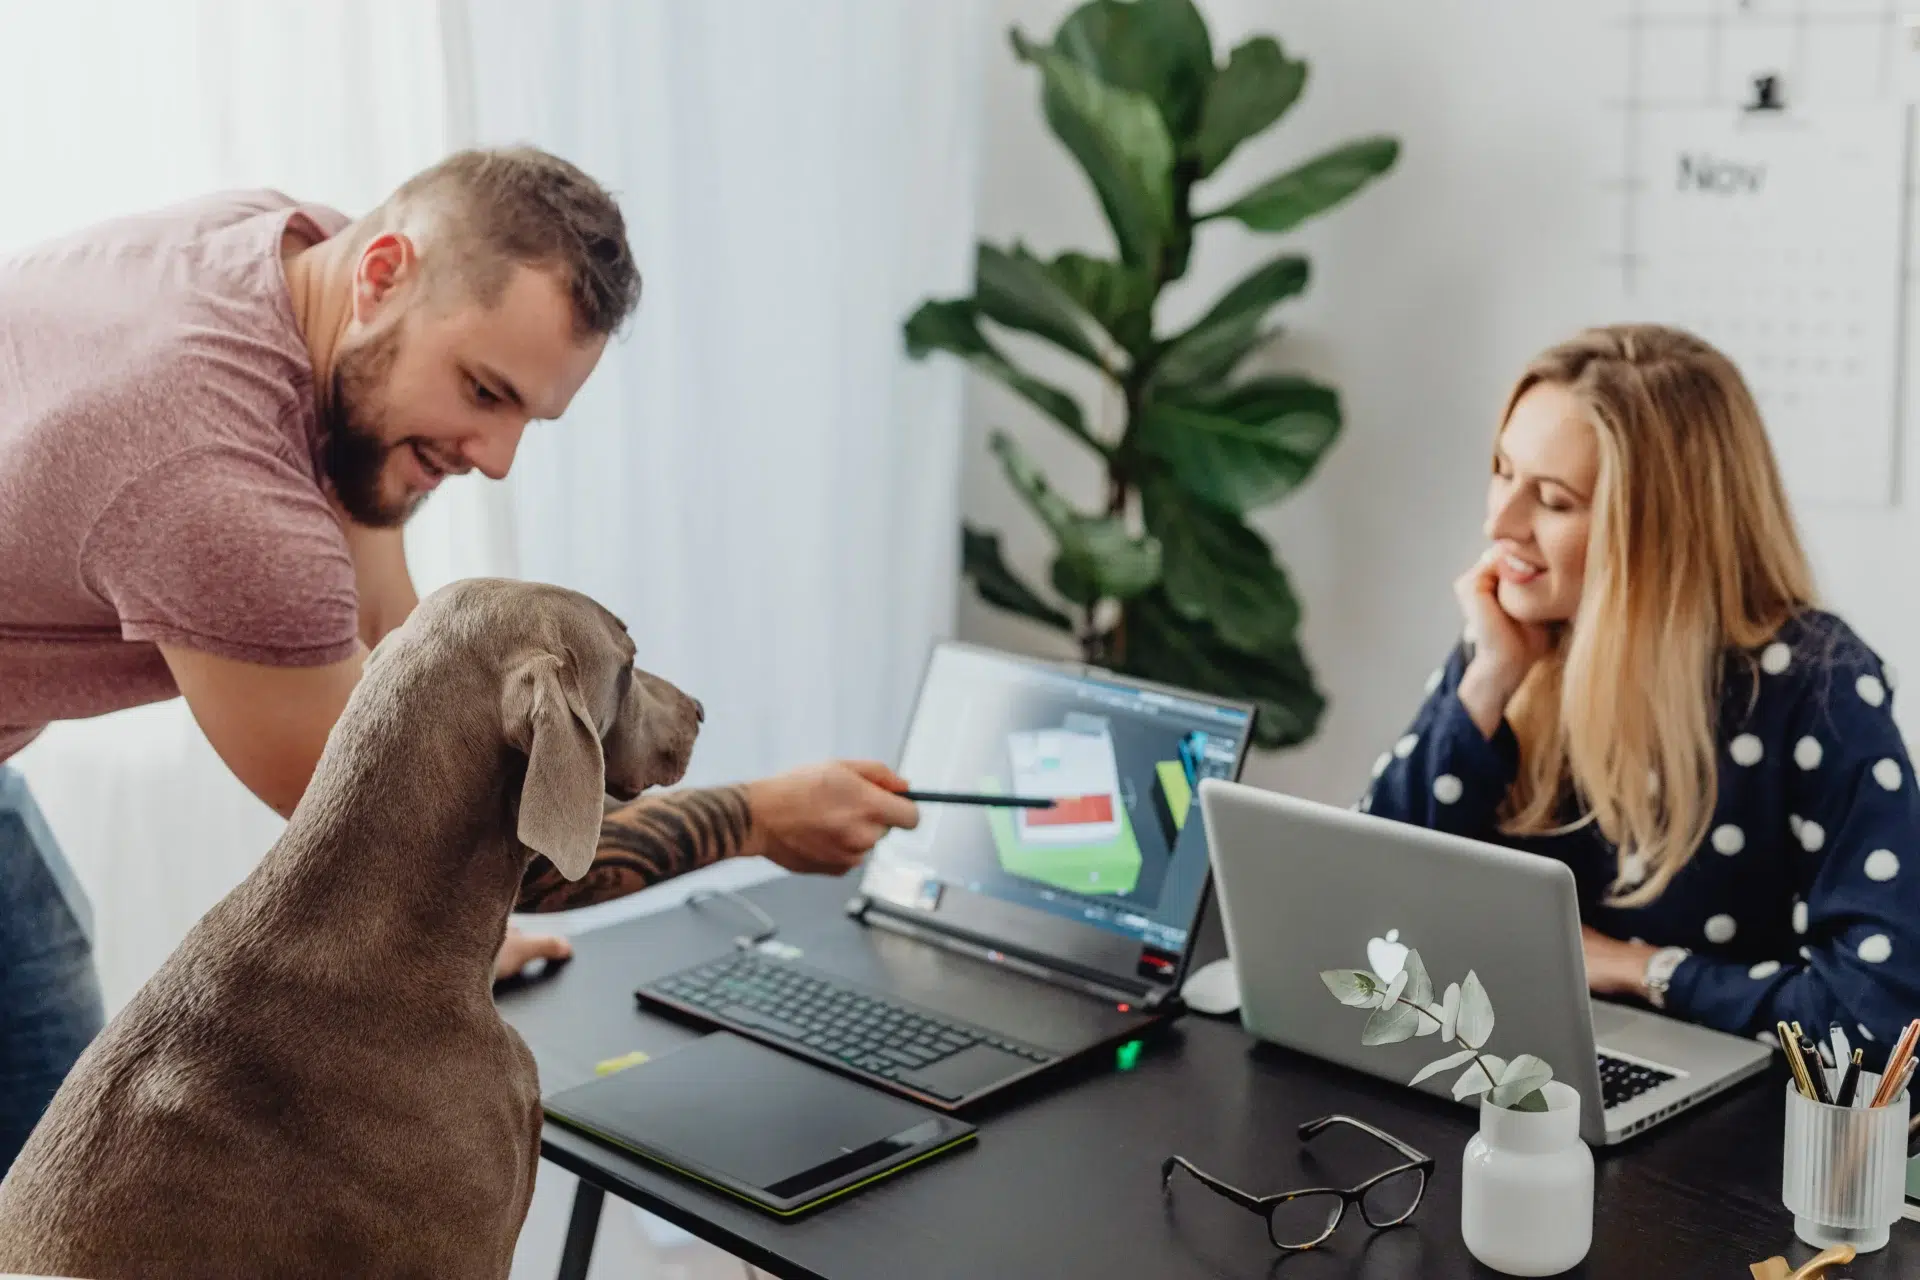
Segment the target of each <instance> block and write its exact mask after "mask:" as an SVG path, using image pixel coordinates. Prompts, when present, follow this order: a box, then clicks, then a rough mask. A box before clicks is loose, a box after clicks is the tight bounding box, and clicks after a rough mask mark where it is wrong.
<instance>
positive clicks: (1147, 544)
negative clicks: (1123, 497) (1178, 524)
mask: <svg viewBox="0 0 1920 1280" xmlns="http://www.w3.org/2000/svg"><path fill="white" fill-rule="evenodd" d="M988 444H989V447H990V448H992V450H993V452H994V453H995V454H996V455H998V456H999V459H1000V468H1001V470H1003V471H1005V472H1006V475H1007V480H1008V482H1009V483H1011V484H1012V485H1013V487H1014V491H1015V492H1017V493H1018V494H1019V495H1020V496H1021V497H1022V498H1024V499H1025V500H1026V503H1027V505H1028V506H1029V507H1031V508H1033V512H1034V514H1035V515H1037V516H1039V517H1040V520H1041V522H1042V523H1044V524H1045V525H1046V526H1047V528H1048V530H1049V531H1050V532H1052V534H1053V536H1054V540H1055V541H1056V542H1058V543H1059V544H1060V554H1059V556H1058V557H1057V558H1056V560H1055V562H1054V566H1053V585H1054V588H1055V589H1056V590H1058V591H1059V592H1060V594H1061V595H1063V596H1065V597H1067V599H1069V600H1072V601H1073V602H1074V603H1076V604H1079V605H1085V606H1091V605H1093V604H1094V603H1095V602H1096V601H1098V600H1101V599H1105V598H1113V599H1118V600H1125V599H1129V598H1130V597H1133V596H1137V595H1139V594H1140V593H1141V592H1142V591H1145V590H1147V589H1148V588H1149V587H1151V586H1153V584H1154V583H1156V582H1158V581H1159V580H1160V544H1159V542H1157V541H1156V540H1154V539H1153V538H1151V537H1148V538H1136V537H1135V536H1134V535H1133V534H1132V533H1130V532H1129V531H1128V529H1127V526H1126V522H1125V521H1124V520H1122V519H1121V518H1120V517H1118V516H1090V515H1086V514H1084V513H1083V512H1080V511H1076V510H1074V508H1073V505H1072V504H1071V503H1069V502H1068V501H1067V500H1066V499H1065V498H1063V497H1061V496H1060V495H1059V494H1058V493H1055V492H1054V490H1053V486H1052V485H1050V484H1048V483H1047V478H1046V477H1045V476H1043V475H1041V474H1040V469H1039V468H1038V467H1036V466H1034V465H1033V462H1032V460H1031V459H1029V458H1028V457H1027V456H1026V454H1024V453H1022V452H1021V450H1020V446H1019V445H1017V444H1015V443H1014V441H1013V438H1012V437H1011V436H1009V435H1007V434H1006V433H1005V432H1004V431H996V432H994V433H993V436H992V438H991V439H990V440H989V442H988Z"/></svg>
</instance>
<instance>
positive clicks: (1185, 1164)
mask: <svg viewBox="0 0 1920 1280" xmlns="http://www.w3.org/2000/svg"><path fill="white" fill-rule="evenodd" d="M1175 1168H1181V1169H1185V1170H1186V1171H1187V1172H1188V1173H1190V1174H1192V1175H1193V1176H1194V1177H1195V1178H1196V1179H1198V1180H1199V1182H1200V1185H1202V1186H1204V1187H1208V1188H1211V1189H1212V1190H1214V1191H1217V1192H1219V1193H1220V1194H1221V1195H1223V1196H1225V1197H1226V1198H1227V1199H1229V1200H1231V1201H1233V1202H1234V1203H1235V1204H1237V1205H1239V1206H1240V1207H1241V1208H1243V1209H1251V1210H1253V1211H1254V1212H1255V1213H1264V1212H1266V1208H1267V1206H1266V1204H1265V1203H1264V1202H1263V1201H1262V1200H1261V1199H1260V1197H1258V1196H1254V1195H1249V1194H1247V1193H1246V1192H1244V1191H1242V1190H1241V1189H1240V1188H1238V1187H1236V1186H1234V1185H1233V1184H1232V1183H1231V1182H1222V1181H1220V1179H1218V1178H1216V1177H1214V1176H1213V1175H1212V1174H1210V1173H1204V1172H1202V1171H1201V1170H1199V1169H1196V1168H1195V1167H1194V1166H1193V1165H1192V1164H1191V1163H1190V1162H1189V1161H1187V1160H1184V1159H1182V1158H1181V1157H1179V1156H1168V1157H1167V1158H1166V1159H1165V1160H1163V1161H1161V1163H1160V1185H1161V1186H1163V1187H1164V1186H1166V1185H1167V1183H1168V1181H1169V1180H1171V1179H1172V1177H1173V1171H1174V1169H1175Z"/></svg>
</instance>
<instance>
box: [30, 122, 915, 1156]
mask: <svg viewBox="0 0 1920 1280" xmlns="http://www.w3.org/2000/svg"><path fill="white" fill-rule="evenodd" d="M639 293H640V278H639V273H638V270H637V269H636V267H635V265H634V261H633V256H632V253H631V250H630V249H629V248H628V245H627V240H626V228H625V224H624V222H623V220H622V218H621V215H620V210H619V208H618V206H617V205H616V204H615V203H614V201H613V199H612V198H611V197H610V196H609V195H608V194H607V193H606V192H605V191H603V190H602V189H601V188H600V187H599V186H598V185H596V184H595V183H594V182H593V181H592V180H591V179H590V178H588V177H587V176H586V175H585V174H583V173H581V172H580V171H579V170H578V169H576V168H574V167H573V166H572V165H570V164H567V163H566V162H565V161H562V160H559V159H557V158H555V157H553V156H550V155H546V154H544V153H542V152H538V151H534V150H530V149H515V150H506V151H474V152H463V153H460V154H458V155H454V156H452V157H450V158H448V159H447V160H445V161H443V162H442V163H440V164H438V165H436V166H434V167H433V168H432V169H429V170H427V171H426V172H424V173H422V174H420V175H418V176H416V177H415V178H413V179H411V180H409V181H408V182H407V183H406V184H405V185H403V186H402V187H401V188H400V189H399V190H398V191H396V192H395V193H394V194H393V195H392V196H391V197H390V198H389V199H388V200H387V201H386V202H385V203H384V204H382V205H381V207H380V208H378V209H376V210H374V211H373V212H372V213H370V214H368V215H366V216H365V217H363V218H360V219H358V220H354V221H349V220H348V219H347V218H346V217H344V216H343V215H341V214H339V213H337V212H335V211H333V210H331V209H327V208H324V207H321V206H316V205H305V204H296V203H295V202H293V201H291V200H289V199H287V198H286V197H284V196H282V195H279V194H278V193H275V192H244V193H228V194H223V195H219V196H214V197H210V198H207V199H204V200H199V201H195V202H193V203H190V204H185V205H180V206H176V207H173V208H169V209H163V210H159V211H157V212H154V213H149V214H146V215H143V216H140V217H136V218H129V219H125V220H121V221H117V222H112V223H108V224H105V225H103V226H98V227H94V228H91V229H89V230H86V231H83V232H80V233H79V234H77V235H75V236H73V237H71V238H68V239H66V240H63V241H56V242H54V243H51V244H47V245H43V246H41V247H39V248H37V249H34V250H32V251H30V252H27V253H25V254H23V255H21V256H19V257H17V258H14V259H12V260H10V261H7V262H0V762H4V761H5V760H6V759H7V758H8V757H9V756H11V755H13V754H14V753H15V752H17V751H18V750H19V749H20V748H21V747H23V746H25V745H26V744H27V742H28V741H30V740H31V739H32V738H33V737H34V736H35V734H37V733H38V732H39V731H40V729H42V728H43V727H44V726H45V725H47V724H48V723H49V722H51V721H54V720H62V719H71V718H78V717H82V716H93V715H99V714H102V713H104V712H107V711H112V710H116V709H119V708H122V707H129V706H134V705H136V704H140V703H145V702H153V701H157V700H159V699H162V698H168V697H172V696H174V695H175V694H183V695H184V696H185V697H186V700H187V705H188V707H189V708H190V709H191V711H192V712H193V715H194V718H195V720H196V721H197V722H198V723H199V725H200V727H201V728H202V729H203V730H204V731H205V733H206V735H207V737H208V739H209V741H211V743H212V744H213V746H214V748H215V750H216V751H217V752H218V753H219V755H220V757H221V759H222V760H224V761H225V762H226V763H227V765H228V766H229V767H230V768H231V769H232V770H233V771H234V773H235V774H236V775H237V776H238V777H239V778H240V780H241V781H242V782H244V783H245V784H246V785H247V787H248V788H249V789H251V790H252V791H253V793H254V794H255V795H257V796H259V797H260V799H261V800H263V801H265V802H266V803H267V804H269V805H271V806H272V807H273V808H274V809H276V810H277V811H279V812H280V813H281V814H282V815H283V816H284V815H286V814H289V813H291V812H292V810H293V808H294V806H295V804H297V803H298V801H299V799H300V796H301V794H302V793H303V792H304V791H305V789H306V786H307V782H308V780H309V779H310V778H311V776H312V773H313V769H314V765H315V764H316V762H317V761H318V759H319V756H320V750H321V747H322V745H323V744H324V743H325V741H326V737H327V732H328V730H329V729H331V728H332V726H333V723H334V721H335V719H336V718H337V717H338V716H339V714H340V712H341V710H342V708H343V707H344V706H345V704H346V700H347V695H348V694H349V693H350V692H351V691H352V689H353V687H354V684H355V682H356V681H357V680H358V679H359V675H360V668H361V663H362V662H363V661H364V659H365V657H366V654H367V651H368V650H369V649H370V648H371V647H372V646H373V645H374V644H376V643H377V642H378V641H379V639H380V637H381V636H383V635H385V634H386V633H387V632H388V631H390V630H392V629H393V628H394V627H395V626H397V625H399V623H400V622H401V621H402V620H403V619H404V618H405V617H406V616H407V614H408V612H409V611H411V610H412V609H413V607H414V605H415V603H416V597H415V594H414V588H413V585H412V582H411V580H410V578H409V577H408V574H407V566H406V561H405V558H404V555H403V552H402V547H401V535H400V528H401V526H402V524H404V522H405V521H406V519H407V517H408V516H409V515H410V514H411V513H412V512H413V511H414V510H415V509H417V508H418V507H419V505H420V503H421V502H423V501H424V500H425V499H426V496H427V495H428V494H429V493H431V492H432V490H433V489H434V487H435V486H436V485H438V484H439V483H440V481H441V479H442V478H444V477H445V476H448V475H458V474H462V473H465V472H467V471H470V470H475V469H477V470H479V471H480V472H482V473H483V474H485V475H486V476H488V477H490V478H492V479H496V480H498V479H500V478H502V477H504V476H505V475H506V474H507V470H508V468H509V467H510V466H511V465H512V463H513V457H514V452H515V450H516V449H517V447H518V446H519V443H520V437H521V433H522V432H523V431H524V430H525V429H526V427H527V424H528V422H529V421H531V420H533V419H550V418H557V417H559V416H560V415H561V414H562V413H563V412H565V410H566V407H567V405H568V403H569V402H570V401H572V399H573V397H574V394H575V393H576V392H577V391H578V390H579V389H580V386H581V384H582V383H584V382H585V381H586V379H587V376H588V375H589V374H590V373H591V372H592V371H593V368H594V366H595V364H596V363H597V362H598V361H599V359H600V355H601V352H602V350H603V349H604V348H605V346H606V343H607V339H608V337H609V335H610V334H612V333H613V332H614V331H615V330H616V329H617V328H618V327H619V326H620V324H621V323H622V322H623V321H624V320H625V319H626V318H627V316H628V315H629V314H631V312H632V310H633V308H634V306H635V305H636V303H637V301H638V299H639ZM902 789H904V784H903V783H902V782H901V781H900V779H899V778H897V777H895V776H894V774H893V773H892V772H891V771H890V770H888V769H886V768H885V767H884V766H882V765H878V764H873V763H829V764H824V765H818V766H814V767H811V768H807V769H801V770H798V771H796V772H793V773H789V774H785V775H782V776H780V777H776V778H772V779H768V780H766V781H763V782H757V783H752V784H749V785H747V786H744V787H729V788H720V789H716V790H708V791H699V790H686V791H678V792H669V793H665V794H662V795H659V796H655V797H647V798H642V799H641V800H639V801H637V802H635V803H633V804H630V805H627V806H624V807H621V808H617V809H614V810H612V811H611V812H609V814H608V816H607V820H606V826H605V828H604V833H603V840H602V851H601V857H600V859H599V861H598V862H597V863H596V864H595V866H594V868H593V870H592V871H591V872H590V873H589V875H588V876H587V877H586V879H584V880H583V881H581V882H579V883H577V884H567V883H566V882H564V881H562V880H560V879H559V878H558V877H557V876H556V875H553V874H550V868H547V867H546V866H545V865H544V864H540V865H537V866H536V867H535V868H534V869H533V870H532V871H530V872H529V875H528V879H527V884H526V886H525V888H524V892H523V897H522V902H521V906H522V907H523V908H524V909H527V910H553V909H559V908H561V907H567V906H577V905H582V904H584V903H587V902H592V901H600V900H604V899H607V898H611V897H615V896H617V895H620V894H623V893H629V892H631V891H633V890H635V889H638V888H641V887H644V886H645V885H647V884H651V883H653V882H655V881H657V880H659V879H661V878H664V877H666V876H669V875H675V874H678V873H680V872H683V871H686V870H688V869H690V868H692V867H695V866H698V865H702V864H704V863H707V862H711V861H713V860H715V859H717V858H722V857H728V856H733V855H741V854H760V855H764V856H766V857H768V858H770V859H772V860H773V861H774V862H776V863H779V864H780V865H782V866H785V867H787V868H789V869H792V870H795V871H808V872H838V871H842V870H844V869H846V868H847V867H848V866H850V865H851V864H852V863H853V862H854V861H855V860H856V859H857V858H858V857H859V856H860V854H862V853H863V852H864V851H865V850H867V849H868V848H870V847H871V846H872V845H873V843H874V842H875V841H876V840H877V839H878V838H879V837H880V835H881V834H882V833H883V832H884V831H885V830H886V829H887V828H889V827H895V826H912V825H913V824H914V823H915V821H916V817H917V815H916V813H915V810H914V806H913V805H912V803H911V802H909V801H907V800H906V799H905V798H903V797H901V796H899V795H897V794H895V792H897V791H899V790H902ZM564 954H566V946H565V943H564V942H563V941H561V940H559V939H531V938H525V937H521V936H519V935H517V934H511V935H510V936H509V939H508V942H507V945H506V946H505V947H504V948H503V950H502V955H501V957H500V961H499V964H498V966H497V969H496V972H498V973H502V974H504V973H509V972H514V971H517V970H518V969H519V968H520V966H521V965H522V964H524V963H525V962H526V960H528V959H530V958H531V957H533V956H535V955H546V956H561V955H564ZM101 1020H102V1019H101V1003H100V994H99V986H98V983H97V981H96V979H95V977H94V973H93V968H92V959H91V942H90V922H89V919H88V907H87V903H86V900H85V895H84V894H83V893H81V891H80V888H79V886H78V884H77V882H76V881H75V880H74V878H73V876H72V873H71V871H70V870H69V869H68V868H67V866H66V864H65V863H64V861H63V860H62V859H61V857H60V854H59V851H58V849H57V847H56V846H55V844H54V843H53V837H52V833H51V832H49V831H48V830H47V828H46V824H45V823H44V821H42V820H41V818H40V815H39V813H38V811H37V810H36V809H35V808H34V805H33V802H32V799H31V797H30V796H29V795H28V794H27V792H26V787H25V783H24V781H23V780H22V779H21V778H20V776H19V775H18V774H17V773H15V772H11V771H9V770H7V769H6V768H5V766H4V763H0V1174H4V1172H5V1169H6V1167H7V1166H8V1165H9V1164H10V1163H11V1162H12V1160H13V1157H14V1155H15V1154H16V1153H17V1152H18V1150H19V1148H20V1145H21V1144H22V1143H23V1142H24V1141H25V1139H26V1136H27V1134H28V1133H29V1132H30V1131H31V1129H32V1127H33V1124H34V1123H35V1121H36V1120H37V1119H38V1117H39V1115H40V1113H41V1112H42V1111H43V1110H44V1108H45V1106H46V1103H47V1102H48V1101H49V1100H50V1099H51V1097H52V1095H53V1093H54V1090H55V1089H56V1088H57V1087H58V1085H59V1082H60V1080H61V1079H62V1078H63V1077H64V1076H65V1074H66V1072H67V1070H68V1069H69V1068H70V1066H71V1065H72V1063H73V1060H74V1059H75V1058H76V1057H77V1056H78V1055H79V1052H80V1050H81V1049H82V1048H83V1047H84V1046H85V1045H86V1043H87V1042H88V1040H90V1039H91V1038H92V1036H93V1035H94V1034H95V1033H96V1032H97V1031H98V1030H99V1028H100V1025H101Z"/></svg>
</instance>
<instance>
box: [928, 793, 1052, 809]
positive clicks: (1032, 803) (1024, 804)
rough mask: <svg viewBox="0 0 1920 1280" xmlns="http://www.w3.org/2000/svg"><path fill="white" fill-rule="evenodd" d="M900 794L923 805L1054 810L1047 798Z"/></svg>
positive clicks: (969, 794)
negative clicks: (971, 805)
mask: <svg viewBox="0 0 1920 1280" xmlns="http://www.w3.org/2000/svg"><path fill="white" fill-rule="evenodd" d="M900 794H901V795H903V796H905V797H906V798H907V799H909V800H913V801H916V802H918V803H921V804H977V805H983V806H986V807H988V808H995V809H1051V808H1053V801H1052V800H1051V799H1048V798H1047V797H1045V796H990V795H984V794H978V793H975V792H971V791H902V792H900Z"/></svg>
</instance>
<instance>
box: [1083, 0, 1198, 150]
mask: <svg viewBox="0 0 1920 1280" xmlns="http://www.w3.org/2000/svg"><path fill="white" fill-rule="evenodd" d="M1053 47H1054V48H1055V49H1056V50H1058V51H1059V52H1061V53H1063V54H1065V55H1066V56H1067V57H1069V58H1071V59H1073V60H1074V61H1075V62H1077V63H1079V64H1080V65H1081V66H1083V67H1085V68H1086V69H1087V70H1088V71H1091V72H1092V73H1093V74H1094V75H1096V76H1098V77H1099V78H1100V79H1102V80H1104V81H1106V82H1107V83H1108V84H1110V85H1114V86H1116V87H1117V88H1121V89H1131V90H1132V91H1133V92H1135V93H1139V94H1144V95H1146V96H1147V97H1148V98H1150V99H1152V100H1153V103H1154V105H1155V106H1156V107H1157V108H1158V109H1159V111H1160V117H1161V119H1163V120H1165V121H1166V124H1167V128H1168V129H1169V130H1171V131H1172V133H1173V136H1174V137H1176V138H1185V137H1188V136H1190V135H1191V134H1192V133H1193V131H1194V130H1195V129H1197V128H1198V127H1199V125H1200V119H1201V113H1202V111H1203V110H1204V109H1205V106H1206V103H1207V97H1208V95H1207V90H1208V87H1209V85H1210V84H1211V83H1212V81H1213V74H1214V73H1213V41H1212V39H1211V38H1210V37H1209V36H1208V34H1207V24H1206V21H1205V20H1204V19H1203V18H1201V16H1200V14H1199V11H1198V10H1196V9H1195V8H1194V7H1193V4H1192V0H1093V3H1091V4H1083V5H1081V6H1080V7H1079V8H1078V9H1075V10H1074V11H1073V13H1072V14H1071V15H1070V16H1069V17H1068V18H1067V20H1066V22H1064V23H1062V24H1061V27H1060V30H1059V33H1058V34H1056V35H1055V36H1054V38H1053Z"/></svg>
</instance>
